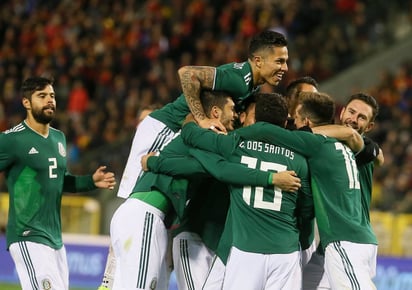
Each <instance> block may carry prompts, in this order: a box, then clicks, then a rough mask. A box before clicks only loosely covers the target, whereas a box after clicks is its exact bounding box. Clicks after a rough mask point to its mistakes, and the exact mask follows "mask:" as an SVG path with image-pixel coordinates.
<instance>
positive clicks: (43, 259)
mask: <svg viewBox="0 0 412 290" xmlns="http://www.w3.org/2000/svg"><path fill="white" fill-rule="evenodd" d="M9 250H10V255H11V257H12V258H13V261H14V264H15V265H16V270H17V274H18V276H19V280H20V284H21V287H22V289H23V290H31V289H59V290H60V289H62V290H68V289H69V267H68V264H67V257H66V249H65V247H64V246H63V247H62V248H61V249H59V250H55V249H53V248H51V247H49V246H46V245H43V244H39V243H33V242H17V243H13V244H11V245H10V248H9Z"/></svg>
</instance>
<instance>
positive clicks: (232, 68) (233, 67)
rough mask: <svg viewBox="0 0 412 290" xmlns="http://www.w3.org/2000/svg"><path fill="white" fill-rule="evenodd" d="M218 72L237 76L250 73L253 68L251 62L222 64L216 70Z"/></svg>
mask: <svg viewBox="0 0 412 290" xmlns="http://www.w3.org/2000/svg"><path fill="white" fill-rule="evenodd" d="M216 69H217V70H218V71H225V72H234V73H237V74H242V73H245V74H247V73H250V72H251V67H250V64H249V62H247V61H244V62H230V63H226V64H222V65H220V66H218V67H217V68H216Z"/></svg>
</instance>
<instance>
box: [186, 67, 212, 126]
mask: <svg viewBox="0 0 412 290" xmlns="http://www.w3.org/2000/svg"><path fill="white" fill-rule="evenodd" d="M179 77H180V83H181V86H182V91H183V94H184V95H185V97H186V101H187V104H188V106H189V108H190V111H191V112H192V114H193V116H194V117H195V119H196V120H203V119H205V118H206V115H205V112H204V110H203V107H202V104H201V102H200V90H201V89H212V88H213V83H214V78H215V68H214V67H207V66H190V67H187V69H185V70H183V71H182V73H179Z"/></svg>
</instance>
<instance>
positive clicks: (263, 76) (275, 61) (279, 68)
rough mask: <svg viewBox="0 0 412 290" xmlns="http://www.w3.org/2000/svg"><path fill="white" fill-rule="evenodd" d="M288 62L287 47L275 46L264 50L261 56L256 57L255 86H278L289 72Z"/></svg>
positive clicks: (254, 59) (254, 60)
mask: <svg viewBox="0 0 412 290" xmlns="http://www.w3.org/2000/svg"><path fill="white" fill-rule="evenodd" d="M287 61H288V49H287V47H286V46H273V47H271V48H267V49H265V50H262V51H261V53H260V54H259V55H257V54H256V55H254V57H253V62H254V67H255V69H256V74H254V77H255V79H256V81H255V85H261V84H264V83H268V84H270V85H272V86H277V85H278V84H279V82H280V81H281V80H282V78H283V75H284V74H285V73H286V72H287V71H288V65H287Z"/></svg>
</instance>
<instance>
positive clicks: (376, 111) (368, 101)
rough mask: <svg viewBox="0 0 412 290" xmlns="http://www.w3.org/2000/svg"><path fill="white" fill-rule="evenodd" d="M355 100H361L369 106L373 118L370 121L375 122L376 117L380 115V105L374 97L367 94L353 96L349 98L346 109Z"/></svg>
mask: <svg viewBox="0 0 412 290" xmlns="http://www.w3.org/2000/svg"><path fill="white" fill-rule="evenodd" d="M353 100H360V101H362V102H365V103H366V104H368V105H369V106H370V107H371V108H372V118H371V120H370V121H371V122H373V121H375V119H376V116H378V114H379V104H378V102H377V101H376V99H375V98H374V97H372V96H371V95H368V94H365V93H356V94H353V95H351V96H350V97H349V98H348V101H347V102H346V105H345V107H346V106H347V105H348V104H349V103H350V102H352V101H353Z"/></svg>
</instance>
